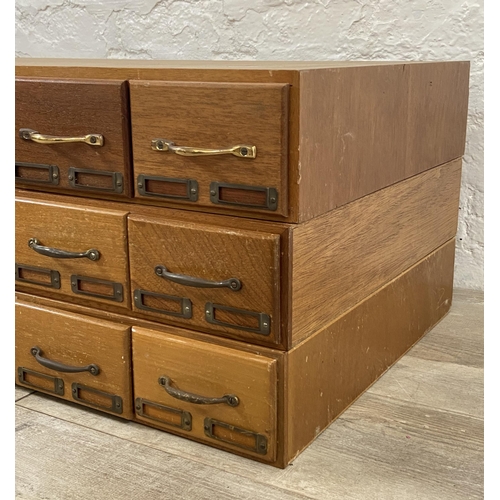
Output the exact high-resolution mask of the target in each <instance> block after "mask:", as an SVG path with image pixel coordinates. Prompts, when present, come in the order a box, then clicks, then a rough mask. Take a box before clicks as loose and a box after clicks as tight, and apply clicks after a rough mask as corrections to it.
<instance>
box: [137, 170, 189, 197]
mask: <svg viewBox="0 0 500 500" xmlns="http://www.w3.org/2000/svg"><path fill="white" fill-rule="evenodd" d="M147 181H158V182H168V183H171V184H184V185H185V186H186V195H185V196H183V195H176V194H164V193H154V192H152V191H148V190H147V188H146V185H147ZM137 191H138V192H139V194H140V195H141V196H155V197H158V198H172V199H175V200H187V201H198V182H196V181H195V180H194V179H177V178H170V177H159V176H154V175H145V174H139V175H138V176H137Z"/></svg>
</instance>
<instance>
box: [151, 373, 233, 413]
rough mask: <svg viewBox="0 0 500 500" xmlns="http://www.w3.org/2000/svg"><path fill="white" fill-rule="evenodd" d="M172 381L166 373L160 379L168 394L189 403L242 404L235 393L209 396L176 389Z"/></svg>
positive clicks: (159, 381)
mask: <svg viewBox="0 0 500 500" xmlns="http://www.w3.org/2000/svg"><path fill="white" fill-rule="evenodd" d="M171 382H172V380H171V379H170V378H169V377H167V376H166V375H162V376H161V377H160V378H159V379H158V383H159V384H160V385H161V386H162V387H163V388H164V389H165V390H166V391H167V393H168V394H170V396H172V397H174V398H177V399H180V400H182V401H186V402H188V403H194V404H197V405H218V404H223V403H225V404H227V405H229V406H238V405H239V404H240V399H239V398H238V396H235V395H234V394H225V395H224V396H222V397H221V398H207V397H205V396H199V395H198V394H193V393H191V392H185V391H181V390H180V389H175V388H174V387H172V386H171V385H170V384H171Z"/></svg>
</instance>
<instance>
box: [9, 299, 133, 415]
mask: <svg viewBox="0 0 500 500" xmlns="http://www.w3.org/2000/svg"><path fill="white" fill-rule="evenodd" d="M130 370H131V365H130V328H129V327H128V326H123V325H119V324H115V323H111V322H108V321H103V320H97V319H93V318H90V317H88V316H82V315H79V314H73V313H67V312H62V311H58V310H56V309H52V308H46V307H40V306H34V305H30V304H26V303H23V302H16V383H17V384H19V385H22V386H25V387H29V388H31V389H36V390H37V391H42V392H46V393H48V394H52V395H54V396H58V397H60V398H62V399H67V400H68V401H73V402H78V403H81V404H83V405H86V406H91V407H93V408H97V409H99V410H102V411H106V412H108V413H112V414H114V415H117V416H120V417H124V418H132V416H133V406H132V405H133V402H132V391H131V385H132V383H131V371H130Z"/></svg>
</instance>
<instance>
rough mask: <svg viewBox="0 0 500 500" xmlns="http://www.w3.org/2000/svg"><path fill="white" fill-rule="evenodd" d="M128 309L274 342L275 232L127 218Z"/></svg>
mask: <svg viewBox="0 0 500 500" xmlns="http://www.w3.org/2000/svg"><path fill="white" fill-rule="evenodd" d="M128 235H129V252H130V278H131V291H132V295H133V299H132V304H133V309H134V310H135V311H138V312H142V313H144V314H147V315H148V316H151V317H153V318H154V319H155V321H161V322H163V323H169V324H176V325H181V326H184V327H186V328H194V329H197V330H202V331H210V332H216V333H219V332H220V333H224V334H227V335H228V336H231V337H236V338H239V339H246V340H252V339H257V340H259V341H261V342H266V343H269V344H275V343H279V330H280V320H279V315H280V314H279V297H280V260H279V259H280V237H279V235H277V234H272V233H265V232H259V231H247V230H235V229H229V228H225V227H219V226H210V225H207V224H197V223H186V222H180V221H172V220H171V221H166V220H161V219H152V218H143V217H140V216H130V217H129V218H128Z"/></svg>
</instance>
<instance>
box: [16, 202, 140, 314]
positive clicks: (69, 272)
mask: <svg viewBox="0 0 500 500" xmlns="http://www.w3.org/2000/svg"><path fill="white" fill-rule="evenodd" d="M126 216H127V212H122V211H119V210H108V209H98V208H95V209H94V208H88V207H86V206H79V205H78V204H71V205H69V204H65V203H56V202H42V201H35V200H32V199H29V198H17V199H16V286H17V287H18V288H19V289H26V290H28V291H30V290H31V291H35V290H36V291H37V293H42V294H43V293H48V294H56V295H62V296H65V297H71V298H72V299H74V300H79V301H80V302H83V303H85V302H88V301H92V302H96V301H97V302H100V303H107V304H113V305H115V306H118V307H121V308H128V307H129V305H130V297H129V295H130V294H129V288H128V258H127V238H126ZM96 259H97V260H96Z"/></svg>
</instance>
